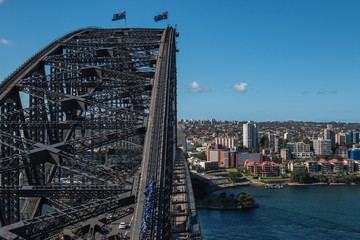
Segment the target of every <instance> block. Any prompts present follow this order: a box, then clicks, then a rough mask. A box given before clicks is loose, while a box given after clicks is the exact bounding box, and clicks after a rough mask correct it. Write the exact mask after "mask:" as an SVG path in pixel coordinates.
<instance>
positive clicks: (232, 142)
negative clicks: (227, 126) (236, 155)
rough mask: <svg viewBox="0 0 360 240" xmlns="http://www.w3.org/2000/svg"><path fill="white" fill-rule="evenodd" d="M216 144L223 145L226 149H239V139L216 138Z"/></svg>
mask: <svg viewBox="0 0 360 240" xmlns="http://www.w3.org/2000/svg"><path fill="white" fill-rule="evenodd" d="M215 144H221V145H222V146H223V147H225V148H237V147H238V139H237V138H233V137H232V138H230V137H226V138H215Z"/></svg>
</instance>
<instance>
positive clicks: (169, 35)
mask: <svg viewBox="0 0 360 240" xmlns="http://www.w3.org/2000/svg"><path fill="white" fill-rule="evenodd" d="M175 36H176V32H175V29H172V28H168V29H167V30H166V31H164V34H163V35H162V39H161V43H162V44H161V46H160V49H159V60H158V61H157V65H156V72H155V76H154V84H153V90H152V98H151V107H150V113H149V123H148V126H149V127H148V131H147V133H146V137H145V144H144V154H143V159H142V167H143V168H142V172H141V180H140V186H139V195H138V200H137V206H136V211H135V222H134V227H133V228H132V233H131V239H169V238H170V232H171V231H170V230H171V226H170V222H171V219H170V218H171V217H170V195H171V191H172V185H171V184H172V171H173V166H174V161H175V154H176V47H175ZM152 189H155V190H154V192H155V194H151V192H153V190H152Z"/></svg>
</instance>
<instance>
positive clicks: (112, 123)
mask: <svg viewBox="0 0 360 240" xmlns="http://www.w3.org/2000/svg"><path fill="white" fill-rule="evenodd" d="M171 34H172V35H171ZM170 35H171V36H170ZM173 35H174V30H173V29H172V28H168V29H165V30H164V29H95V28H87V29H82V30H79V31H76V32H73V33H70V34H68V35H66V36H64V37H62V38H60V39H58V40H56V41H54V42H53V43H51V44H50V45H48V46H47V47H46V48H44V49H42V50H41V51H40V52H38V53H37V54H36V55H34V56H33V57H32V58H31V59H30V60H28V61H27V62H26V63H24V64H23V65H22V66H21V67H20V68H19V69H17V70H16V71H15V72H14V73H13V74H12V75H11V76H9V77H8V78H7V79H5V80H4V81H3V82H2V83H1V85H0V175H1V189H0V191H1V192H0V221H1V224H2V226H6V225H10V226H12V227H11V229H12V230H9V228H7V229H6V227H3V228H0V238H1V237H3V238H6V236H7V237H9V236H13V235H11V234H14V236H17V237H20V238H42V237H44V236H47V237H48V236H49V235H52V234H57V233H59V232H60V231H61V229H62V228H64V227H66V226H68V225H72V224H74V223H76V222H79V221H84V220H86V219H89V218H91V217H94V216H98V215H100V214H103V213H106V212H108V211H110V210H114V209H116V208H120V207H123V206H126V205H128V204H131V203H134V200H135V196H136V192H135V191H134V190H133V185H135V184H137V183H135V182H134V181H133V178H132V177H131V174H132V173H133V172H134V171H132V170H133V169H135V170H137V168H138V166H139V165H140V163H141V159H142V158H146V157H145V156H143V155H146V154H145V153H143V149H144V142H145V135H146V134H147V130H148V126H150V127H151V128H152V127H154V128H157V127H159V126H160V129H156V131H160V132H161V133H160V135H162V136H163V135H164V136H167V135H168V133H167V132H168V131H169V129H170V130H171V133H170V135H171V138H173V139H174V136H176V134H174V133H173V132H174V131H173V129H174V128H175V126H176V100H175V99H176V68H175V67H174V66H175V65H174V64H175V47H174V46H175V45H174V44H175V43H174V40H173V39H174V36H173ZM170 38H171V40H169V39H170ZM165 40H166V43H167V45H166V47H164V46H162V45H164V41H165ZM169 41H170V44H169ZM170 45H171V49H170ZM163 48H169V49H166V52H167V55H165V54H163V55H161V56H159V51H160V49H163ZM164 51H165V50H164ZM170 51H171V54H169V52H170ZM159 58H163V60H164V61H159ZM170 58H173V63H172V65H171V66H172V67H171V68H168V67H167V66H168V65H169V66H170V63H169V59H170ZM165 60H166V61H165ZM161 62H162V63H161ZM164 62H165V63H164ZM164 64H166V65H164ZM164 74H167V76H163V75H164ZM168 78H171V79H173V81H172V82H171V84H170V81H169V79H168ZM159 79H160V80H159ZM162 79H163V80H162ZM168 81H169V82H168ZM154 82H157V83H156V84H157V85H156V84H154ZM164 83H165V84H167V85H166V86H163V87H161V91H162V92H160V91H159V90H158V88H159V86H158V85H159V84H164ZM155 88H156V89H155ZM171 88H172V89H171ZM166 92H167V95H164V96H166V97H162V98H161V99H160V100H157V101H155V100H153V99H152V98H153V97H152V96H153V95H154V93H155V95H156V96H159V95H160V94H165V93H166ZM168 93H171V94H168ZM169 99H171V101H169ZM155 104H156V106H155ZM159 109H164V110H161V111H160V112H161V118H159V119H160V120H159V121H160V122H159V123H158V124H159V125H157V126H153V125H149V121H150V120H149V119H151V118H152V116H151V115H156V114H158V111H159ZM151 111H152V112H153V113H152V114H150V112H151ZM164 124H165V125H168V124H172V125H173V126H172V127H169V126H166V127H164ZM147 142H148V144H150V145H151V146H152V147H154V149H158V150H159V149H162V150H159V151H164V150H163V149H168V152H169V150H171V151H173V149H175V148H174V146H176V141H173V140H172V141H169V143H168V144H165V145H164V146H163V144H160V145H159V143H158V142H156V146H155V145H152V144H153V143H152V140H151V139H150V140H147ZM174 143H175V145H174ZM165 152H166V151H165ZM162 154H163V153H162ZM167 154H168V156H166V155H164V156H163V157H166V158H169V159H168V163H165V162H166V161H164V163H161V164H160V163H156V162H157V161H160V160H157V159H153V160H152V165H151V166H148V165H146V166H145V167H146V169H147V168H149V169H150V168H151V169H152V170H151V171H150V170H149V171H148V170H146V171H145V172H146V174H143V176H142V177H145V175H146V177H147V176H148V175H149V174H150V173H152V172H154V168H157V167H158V166H160V167H161V168H160V169H162V170H161V171H162V173H161V174H160V175H159V179H157V181H161V182H162V183H161V184H160V182H159V186H160V185H161V189H160V188H159V190H161V191H164V192H161V193H159V194H162V195H161V196H160V195H159V199H161V201H167V199H168V196H165V197H164V196H163V195H164V194H169V191H170V188H169V187H165V185H166V184H165V182H171V180H169V179H167V180H165V178H164V176H165V175H164V174H165V172H167V173H168V174H169V176H171V164H172V160H173V159H171V158H172V153H167ZM144 161H145V160H143V162H144ZM162 164H165V165H164V166H163V165H162ZM142 172H143V173H144V170H142ZM23 184H25V185H29V186H23ZM164 184H165V185H164ZM136 189H137V188H136ZM20 198H24V199H23V202H21V201H20ZM74 199H75V200H74ZM162 199H164V200H162ZM20 202H21V204H20ZM49 202H50V203H54V206H55V205H56V206H61V208H62V210H61V211H60V212H58V213H57V214H56V213H52V214H50V215H49V216H47V215H44V216H40V215H41V213H40V212H41V205H42V204H43V203H49ZM157 204H158V205H157V206H158V207H159V208H161V209H162V208H163V206H162V205H159V204H163V205H164V206H165V209H166V208H168V206H167V205H166V204H167V203H165V204H164V203H162V202H158V203H157ZM20 205H21V206H20ZM20 207H22V208H20ZM64 209H65V210H64ZM66 209H67V210H66ZM159 212H160V213H162V212H163V210H160V211H159ZM82 213H84V214H82ZM165 216H166V217H167V215H166V214H165ZM153 217H155V216H153ZM60 222H61V224H60ZM165 222H166V221H165ZM157 228H159V226H157ZM167 228H169V227H167ZM160 229H161V227H160ZM164 229H165V228H164ZM160 233H161V231H160V232H159V233H156V234H160ZM1 234H3V235H1ZM6 234H8V235H6ZM44 234H46V235H44ZM154 234H155V233H152V235H151V236H152V237H154V236H156V234H155V235H154Z"/></svg>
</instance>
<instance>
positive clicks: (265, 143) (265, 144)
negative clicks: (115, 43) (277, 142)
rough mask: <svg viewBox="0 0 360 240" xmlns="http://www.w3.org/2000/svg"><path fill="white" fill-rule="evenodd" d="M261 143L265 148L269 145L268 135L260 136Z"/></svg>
mask: <svg viewBox="0 0 360 240" xmlns="http://www.w3.org/2000/svg"><path fill="white" fill-rule="evenodd" d="M259 145H260V147H263V148H266V147H269V139H268V138H267V137H266V136H262V137H261V138H260V141H259Z"/></svg>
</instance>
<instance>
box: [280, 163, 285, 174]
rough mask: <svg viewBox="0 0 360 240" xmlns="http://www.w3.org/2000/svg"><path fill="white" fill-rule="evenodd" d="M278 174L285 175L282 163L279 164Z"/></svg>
mask: <svg viewBox="0 0 360 240" xmlns="http://www.w3.org/2000/svg"><path fill="white" fill-rule="evenodd" d="M279 172H280V175H286V168H285V166H284V165H283V164H279Z"/></svg>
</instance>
